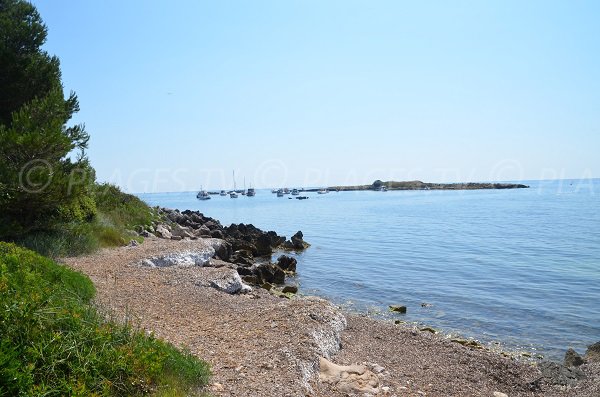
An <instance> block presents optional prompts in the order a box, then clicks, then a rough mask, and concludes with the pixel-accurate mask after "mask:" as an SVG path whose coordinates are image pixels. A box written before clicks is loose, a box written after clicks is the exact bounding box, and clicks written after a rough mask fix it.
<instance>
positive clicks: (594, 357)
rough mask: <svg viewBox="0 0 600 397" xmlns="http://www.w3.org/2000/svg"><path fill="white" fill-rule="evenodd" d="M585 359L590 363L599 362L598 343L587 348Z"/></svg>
mask: <svg viewBox="0 0 600 397" xmlns="http://www.w3.org/2000/svg"><path fill="white" fill-rule="evenodd" d="M585 358H586V359H587V360H588V361H589V362H591V363H596V362H600V342H596V343H594V344H593V345H589V346H588V348H587V350H586V352H585Z"/></svg>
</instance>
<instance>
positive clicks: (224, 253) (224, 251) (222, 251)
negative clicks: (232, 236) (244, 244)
mask: <svg viewBox="0 0 600 397" xmlns="http://www.w3.org/2000/svg"><path fill="white" fill-rule="evenodd" d="M213 247H214V249H215V255H214V257H215V258H217V259H221V260H223V261H228V260H229V258H231V255H232V254H233V249H232V247H231V244H229V243H228V242H227V241H225V240H222V241H220V242H219V243H218V244H215V245H214V246H213Z"/></svg>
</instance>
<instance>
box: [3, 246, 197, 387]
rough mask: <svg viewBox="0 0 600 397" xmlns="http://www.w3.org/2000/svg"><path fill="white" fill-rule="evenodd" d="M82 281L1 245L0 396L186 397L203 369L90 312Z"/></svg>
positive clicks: (89, 292)
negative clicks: (131, 396) (170, 396)
mask: <svg viewBox="0 0 600 397" xmlns="http://www.w3.org/2000/svg"><path fill="white" fill-rule="evenodd" d="M93 295H94V287H93V285H92V283H91V281H90V280H89V278H87V277H86V276H84V275H82V274H80V273H77V272H75V271H73V270H70V269H68V268H66V267H64V266H61V265H58V264H56V263H55V262H53V261H52V260H50V259H48V258H44V257H42V256H40V255H38V254H36V253H34V252H32V251H29V250H26V249H23V248H19V247H17V246H15V245H14V244H8V243H0V335H2V339H1V340H0V395H11V396H17V395H28V396H62V395H78V396H89V395H98V396H113V395H121V396H123V395H133V396H135V395H174V396H179V395H186V393H189V392H190V390H191V389H192V388H194V387H197V386H200V385H202V384H205V383H206V382H207V381H208V376H209V369H208V366H207V364H205V363H203V362H202V361H200V360H198V359H197V358H195V357H193V356H192V355H190V354H189V353H185V352H184V353H181V352H179V351H178V350H177V349H176V348H175V347H173V346H172V345H170V344H168V343H165V342H163V341H161V340H159V339H156V338H154V337H153V336H147V335H146V334H145V333H144V332H143V331H140V330H134V329H133V328H132V327H131V326H129V325H120V324H117V323H115V322H106V321H105V320H104V319H103V317H102V316H100V314H99V313H98V312H97V311H96V309H95V308H94V307H93V306H92V305H91V304H90V300H91V299H92V297H93Z"/></svg>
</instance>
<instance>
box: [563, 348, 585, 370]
mask: <svg viewBox="0 0 600 397" xmlns="http://www.w3.org/2000/svg"><path fill="white" fill-rule="evenodd" d="M583 363H584V361H583V358H581V356H580V355H579V353H577V352H576V351H575V350H573V349H569V350H567V352H566V353H565V366H566V367H579V366H580V365H581V364H583Z"/></svg>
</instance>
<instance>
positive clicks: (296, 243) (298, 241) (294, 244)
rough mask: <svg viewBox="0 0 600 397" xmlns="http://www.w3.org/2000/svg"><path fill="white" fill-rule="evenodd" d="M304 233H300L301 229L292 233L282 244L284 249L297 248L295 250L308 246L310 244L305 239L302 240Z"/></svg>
mask: <svg viewBox="0 0 600 397" xmlns="http://www.w3.org/2000/svg"><path fill="white" fill-rule="evenodd" d="M303 238H304V235H303V234H302V232H301V231H298V232H296V234H294V235H293V236H292V237H291V238H290V240H289V241H286V242H285V243H284V244H283V247H284V248H285V249H290V250H297V251H301V250H303V249H305V248H308V247H310V244H308V243H307V242H306V241H304V240H303Z"/></svg>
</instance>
